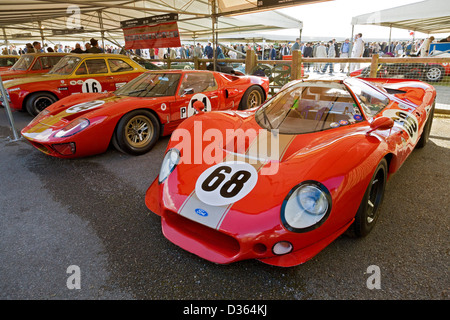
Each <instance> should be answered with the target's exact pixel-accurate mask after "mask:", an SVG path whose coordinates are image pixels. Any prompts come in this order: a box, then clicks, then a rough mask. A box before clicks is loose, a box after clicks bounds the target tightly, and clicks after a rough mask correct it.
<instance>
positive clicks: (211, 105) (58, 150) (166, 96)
mask: <svg viewBox="0 0 450 320" xmlns="http://www.w3.org/2000/svg"><path fill="white" fill-rule="evenodd" d="M268 90H269V81H268V79H267V78H263V77H257V76H233V75H228V74H223V73H219V72H211V71H195V70H164V71H150V72H146V73H144V74H142V75H140V76H138V77H137V78H135V79H133V80H132V81H130V82H129V83H127V84H126V85H124V86H122V87H121V88H120V89H118V90H116V91H114V92H112V93H85V94H77V95H72V96H69V97H66V98H63V99H61V100H59V101H57V102H55V103H53V104H52V105H50V106H49V107H47V108H46V109H45V110H44V111H42V112H41V113H40V114H39V115H38V116H36V118H34V119H33V121H31V122H30V123H29V124H28V126H27V127H25V128H24V129H23V130H22V135H23V136H24V137H25V138H26V139H28V140H29V141H30V142H31V143H32V145H33V146H35V147H36V148H38V149H39V150H40V151H42V152H44V153H46V154H49V155H52V156H55V157H61V158H74V157H82V156H88V155H93V154H98V153H102V152H105V151H106V150H107V148H108V146H109V145H110V143H111V142H112V144H113V145H114V146H115V147H116V148H117V149H118V150H119V151H122V152H125V153H129V154H133V155H140V154H144V153H146V152H148V151H149V150H150V149H151V148H152V147H153V146H154V145H155V143H156V141H157V140H158V139H159V137H160V136H161V135H168V134H170V133H171V132H172V131H173V130H174V129H175V128H176V127H177V126H178V125H179V124H180V123H181V122H182V121H183V120H185V119H187V118H188V117H190V116H192V115H194V114H195V113H197V112H198V111H199V110H201V111H211V110H228V109H238V108H239V109H247V108H249V107H255V106H259V105H260V104H261V103H262V102H263V101H265V99H266V97H267V93H268ZM196 102H197V103H196ZM198 104H200V105H201V107H199V105H198ZM196 108H198V109H196Z"/></svg>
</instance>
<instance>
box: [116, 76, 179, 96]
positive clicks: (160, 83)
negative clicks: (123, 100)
mask: <svg viewBox="0 0 450 320" xmlns="http://www.w3.org/2000/svg"><path fill="white" fill-rule="evenodd" d="M179 81H180V74H179V73H159V72H157V73H153V72H149V73H143V74H141V75H140V76H138V77H137V78H135V79H133V80H132V81H130V82H128V83H127V84H126V85H124V86H122V87H120V89H118V90H116V91H115V92H114V93H115V94H116V95H121V96H129V97H163V96H174V95H175V92H176V90H177V87H178V82H179Z"/></svg>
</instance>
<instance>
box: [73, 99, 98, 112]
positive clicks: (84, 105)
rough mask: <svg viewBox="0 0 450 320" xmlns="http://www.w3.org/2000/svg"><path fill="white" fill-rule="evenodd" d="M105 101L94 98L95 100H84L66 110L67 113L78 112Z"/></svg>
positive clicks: (95, 106) (92, 107)
mask: <svg viewBox="0 0 450 320" xmlns="http://www.w3.org/2000/svg"><path fill="white" fill-rule="evenodd" d="M104 103H105V101H103V100H93V101H88V102H83V103H79V104H76V105H74V106H71V107H70V108H68V109H67V110H66V112H67V113H77V112H81V111H86V110H90V109H94V108H97V107H99V106H101V105H102V104H104Z"/></svg>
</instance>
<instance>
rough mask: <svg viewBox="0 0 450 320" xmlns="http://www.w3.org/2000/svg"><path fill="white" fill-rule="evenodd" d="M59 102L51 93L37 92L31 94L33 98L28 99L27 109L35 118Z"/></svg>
mask: <svg viewBox="0 0 450 320" xmlns="http://www.w3.org/2000/svg"><path fill="white" fill-rule="evenodd" d="M57 100H58V98H57V97H55V96H54V95H53V94H51V93H49V92H36V93H33V94H31V96H30V97H29V98H28V99H27V102H26V104H25V109H26V110H27V111H28V113H29V114H31V115H32V116H33V117H35V116H37V114H38V113H39V112H41V111H42V110H44V109H45V108H47V107H48V106H49V105H51V104H52V103H54V102H56V101H57Z"/></svg>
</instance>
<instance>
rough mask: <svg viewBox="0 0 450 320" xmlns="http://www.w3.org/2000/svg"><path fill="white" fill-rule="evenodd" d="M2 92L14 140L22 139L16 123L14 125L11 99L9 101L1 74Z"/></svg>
mask: <svg viewBox="0 0 450 320" xmlns="http://www.w3.org/2000/svg"><path fill="white" fill-rule="evenodd" d="M0 92H1V94H2V98H3V106H4V107H5V109H6V116H7V117H8V120H9V124H10V126H11V130H12V132H13V135H14V140H13V141H17V140H19V139H20V137H19V135H18V134H17V131H16V128H15V125H14V117H13V115H12V112H11V108H10V107H9V101H8V98H7V97H8V96H7V93H6V89H5V87H4V86H3V81H2V76H0Z"/></svg>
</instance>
